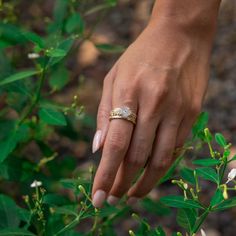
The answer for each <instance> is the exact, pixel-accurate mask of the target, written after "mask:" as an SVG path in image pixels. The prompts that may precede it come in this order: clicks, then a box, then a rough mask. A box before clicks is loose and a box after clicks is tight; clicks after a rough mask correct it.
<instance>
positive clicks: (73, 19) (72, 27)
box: [65, 13, 84, 34]
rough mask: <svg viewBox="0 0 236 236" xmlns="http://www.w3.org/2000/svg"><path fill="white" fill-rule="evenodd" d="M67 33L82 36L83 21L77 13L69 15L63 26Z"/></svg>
mask: <svg viewBox="0 0 236 236" xmlns="http://www.w3.org/2000/svg"><path fill="white" fill-rule="evenodd" d="M65 29H66V32H67V33H69V34H70V33H72V32H75V31H77V32H78V33H79V34H82V33H83V31H84V21H83V19H82V17H81V15H80V14H79V13H75V14H73V15H71V16H70V17H69V18H68V20H67V22H66V25H65Z"/></svg>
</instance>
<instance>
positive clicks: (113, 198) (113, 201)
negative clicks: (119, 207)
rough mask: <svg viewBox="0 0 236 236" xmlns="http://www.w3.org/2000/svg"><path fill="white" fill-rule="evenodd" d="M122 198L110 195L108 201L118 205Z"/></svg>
mask: <svg viewBox="0 0 236 236" xmlns="http://www.w3.org/2000/svg"><path fill="white" fill-rule="evenodd" d="M119 200H120V198H118V197H115V196H113V195H109V196H108V198H107V202H108V203H109V204H110V205H113V206H114V205H116V204H117V203H118V202H119Z"/></svg>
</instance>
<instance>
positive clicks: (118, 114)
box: [109, 106, 137, 125]
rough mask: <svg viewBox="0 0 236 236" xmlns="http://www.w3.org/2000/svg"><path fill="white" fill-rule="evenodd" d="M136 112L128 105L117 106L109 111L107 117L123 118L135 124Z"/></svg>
mask: <svg viewBox="0 0 236 236" xmlns="http://www.w3.org/2000/svg"><path fill="white" fill-rule="evenodd" d="M136 118H137V116H136V114H135V113H134V112H132V111H131V109H130V108H129V107H126V106H125V107H117V108H115V109H113V110H111V112H110V117H109V119H110V120H112V119H124V120H128V121H130V122H132V123H133V124H134V125H135V124H136Z"/></svg>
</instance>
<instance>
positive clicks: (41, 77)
mask: <svg viewBox="0 0 236 236" xmlns="http://www.w3.org/2000/svg"><path fill="white" fill-rule="evenodd" d="M45 78H46V63H44V66H43V69H42V72H41V76H40V79H39V84H38V88H37V90H36V94H35V96H34V98H33V99H32V102H31V104H30V106H29V107H28V109H27V110H26V111H25V112H24V113H23V115H22V116H21V118H20V119H19V122H18V126H19V125H21V124H22V123H23V122H24V120H25V119H26V118H27V117H28V116H29V115H30V114H31V113H32V111H33V109H34V108H35V106H36V105H37V103H38V101H39V99H40V95H41V90H42V87H43V84H44V81H45Z"/></svg>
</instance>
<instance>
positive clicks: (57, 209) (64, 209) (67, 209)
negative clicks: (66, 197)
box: [53, 205, 78, 217]
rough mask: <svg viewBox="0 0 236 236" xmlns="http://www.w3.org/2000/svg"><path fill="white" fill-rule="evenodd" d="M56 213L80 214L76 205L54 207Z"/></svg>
mask: <svg viewBox="0 0 236 236" xmlns="http://www.w3.org/2000/svg"><path fill="white" fill-rule="evenodd" d="M53 209H54V211H55V214H59V215H61V214H62V215H73V216H76V217H77V216H78V213H77V212H78V210H77V206H76V205H64V206H62V207H54V208H53Z"/></svg>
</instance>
